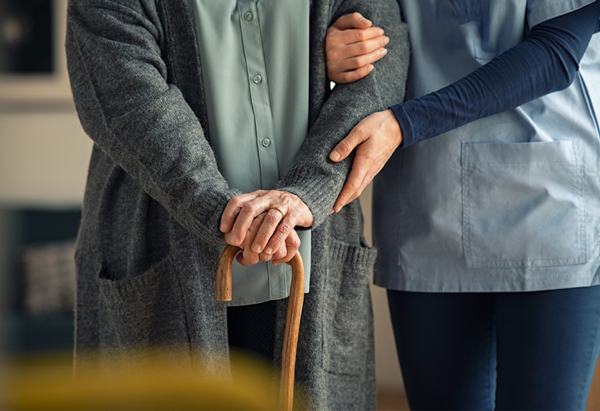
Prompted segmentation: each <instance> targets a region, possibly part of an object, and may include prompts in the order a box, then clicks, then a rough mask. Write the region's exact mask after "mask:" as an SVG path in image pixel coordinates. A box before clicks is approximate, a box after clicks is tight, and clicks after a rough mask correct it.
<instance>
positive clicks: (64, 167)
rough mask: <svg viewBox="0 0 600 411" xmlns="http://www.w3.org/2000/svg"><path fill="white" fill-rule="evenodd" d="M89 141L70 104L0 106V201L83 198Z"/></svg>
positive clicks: (47, 202)
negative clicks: (55, 108) (57, 107)
mask: <svg viewBox="0 0 600 411" xmlns="http://www.w3.org/2000/svg"><path fill="white" fill-rule="evenodd" d="M91 147H92V143H91V140H90V139H89V138H88V137H87V136H86V135H85V133H84V132H83V130H82V129H81V125H80V124H79V120H78V119H77V115H76V114H75V111H74V109H72V110H69V109H68V108H66V109H63V110H60V111H53V110H47V111H44V109H43V108H39V107H38V108H35V109H33V110H24V111H20V112H18V111H16V112H10V111H8V112H0V204H4V205H6V204H10V205H29V206H44V207H61V206H73V205H75V206H76V205H79V204H81V201H82V198H83V190H84V186H85V177H86V173H87V164H88V162H89V158H90V152H91Z"/></svg>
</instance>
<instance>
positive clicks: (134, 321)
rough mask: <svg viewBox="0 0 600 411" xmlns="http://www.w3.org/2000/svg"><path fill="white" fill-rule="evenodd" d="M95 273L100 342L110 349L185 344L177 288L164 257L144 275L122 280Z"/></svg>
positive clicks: (169, 263) (170, 263)
mask: <svg viewBox="0 0 600 411" xmlns="http://www.w3.org/2000/svg"><path fill="white" fill-rule="evenodd" d="M103 271H104V270H101V272H100V273H99V279H98V281H99V286H100V295H101V304H103V305H104V310H105V311H104V312H105V313H106V316H107V318H105V319H102V321H101V323H102V324H101V327H100V332H101V340H102V343H103V345H104V346H109V347H114V348H135V349H143V348H151V347H165V346H169V347H173V346H181V345H184V346H187V345H189V335H188V331H187V321H186V316H185V309H184V306H183V295H182V289H181V285H180V282H179V279H178V276H177V273H176V271H175V269H174V264H173V262H172V260H171V257H170V256H168V257H166V258H165V259H163V260H162V261H160V262H159V263H157V264H155V265H154V266H153V267H152V268H150V270H148V271H146V272H145V273H143V274H141V275H139V276H136V277H133V278H129V279H124V280H116V281H115V280H108V279H106V278H105V277H106V276H104V275H103Z"/></svg>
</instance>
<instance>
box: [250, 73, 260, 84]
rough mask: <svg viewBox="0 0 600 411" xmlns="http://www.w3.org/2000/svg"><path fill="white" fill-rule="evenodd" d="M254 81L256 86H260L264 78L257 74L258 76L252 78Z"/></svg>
mask: <svg viewBox="0 0 600 411" xmlns="http://www.w3.org/2000/svg"><path fill="white" fill-rule="evenodd" d="M252 81H253V82H254V84H260V83H261V82H262V76H260V75H258V74H257V75H256V76H254V77H252Z"/></svg>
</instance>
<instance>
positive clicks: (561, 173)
mask: <svg viewBox="0 0 600 411" xmlns="http://www.w3.org/2000/svg"><path fill="white" fill-rule="evenodd" d="M583 171H584V170H583V163H582V160H581V155H580V152H579V144H578V143H577V142H575V141H552V142H536V143H512V144H487V143H465V144H463V146H462V196H463V199H462V200H463V247H464V253H465V258H466V262H467V267H468V268H515V267H544V266H559V265H574V264H584V263H586V262H587V257H586V245H585V226H584V217H585V207H584V199H583V182H584V180H583Z"/></svg>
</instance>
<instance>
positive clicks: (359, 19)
mask: <svg viewBox="0 0 600 411" xmlns="http://www.w3.org/2000/svg"><path fill="white" fill-rule="evenodd" d="M372 24H373V23H372V22H371V21H370V20H367V19H366V18H364V17H363V15H362V14H360V13H352V14H346V15H345V16H342V17H340V18H339V19H337V21H336V22H335V23H333V26H332V27H335V28H337V29H339V30H347V29H368V28H369V27H371V25H372Z"/></svg>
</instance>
